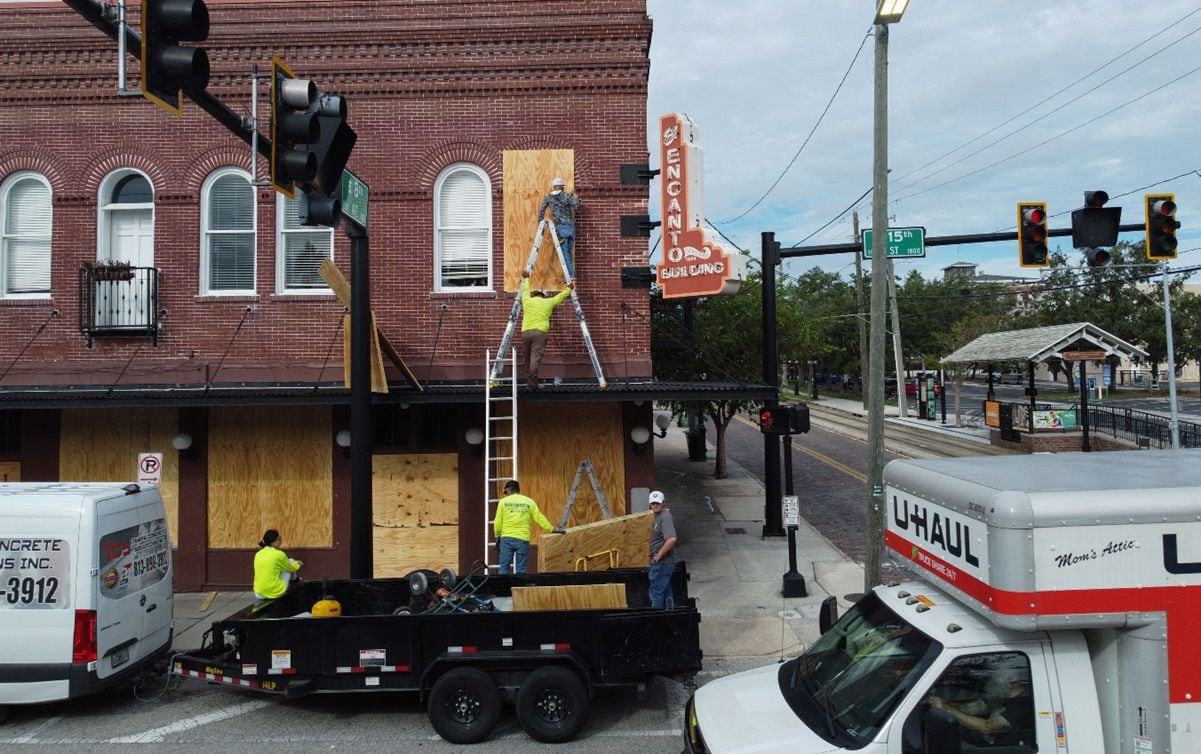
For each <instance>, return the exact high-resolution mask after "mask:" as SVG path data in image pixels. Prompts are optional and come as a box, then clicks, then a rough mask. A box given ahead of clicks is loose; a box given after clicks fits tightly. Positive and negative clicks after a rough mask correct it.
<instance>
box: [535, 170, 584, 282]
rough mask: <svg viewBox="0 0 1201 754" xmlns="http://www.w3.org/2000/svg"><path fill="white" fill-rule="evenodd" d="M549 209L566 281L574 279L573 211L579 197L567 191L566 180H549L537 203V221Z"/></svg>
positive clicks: (578, 208) (575, 208)
mask: <svg viewBox="0 0 1201 754" xmlns="http://www.w3.org/2000/svg"><path fill="white" fill-rule="evenodd" d="M548 208H549V209H550V219H551V221H552V222H554V224H555V230H557V231H558V235H559V248H560V249H562V250H563V263H564V264H566V265H567V282H569V283H570V282H571V281H573V280H575V258H574V256H573V255H572V249H573V248H574V247H575V213H576V212H579V210H580V198H579V197H578V196H576V195H575V194H572V193H569V192H568V191H567V181H565V180H563V179H562V178H556V179H554V180H553V181H551V182H550V193H549V194H547V195H546V196H544V197H543V198H542V204H540V205H538V221H539V222H541V221H542V218H544V217H546V210H547V209H548Z"/></svg>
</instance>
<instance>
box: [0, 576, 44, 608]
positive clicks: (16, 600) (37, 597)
mask: <svg viewBox="0 0 1201 754" xmlns="http://www.w3.org/2000/svg"><path fill="white" fill-rule="evenodd" d="M5 587H6V588H4V589H0V599H3V600H4V601H5V602H7V603H8V604H10V605H17V604H21V605H53V604H55V603H56V602H58V599H57V595H58V579H56V578H54V577H53V576H49V577H46V578H40V579H35V578H32V577H29V576H26V577H25V578H23V579H20V578H11V579H9V580H8V583H7V584H6V585H5Z"/></svg>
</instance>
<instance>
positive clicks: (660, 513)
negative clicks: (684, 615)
mask: <svg viewBox="0 0 1201 754" xmlns="http://www.w3.org/2000/svg"><path fill="white" fill-rule="evenodd" d="M663 501H664V496H663V493H662V492H660V491H659V490H655V491H654V492H652V493H651V496H650V506H651V511H652V512H653V513H654V514H655V522H654V523H653V524H652V525H651V552H650V560H651V562H650V572H649V575H650V582H651V592H650V596H651V607H675V604H676V603H675V599H674V598H673V597H672V591H671V574H672V573H673V572H674V571H675V570H676V523H675V520H674V519H672V517H671V511H670V510H668V509H667V507H666V506H665V505H663Z"/></svg>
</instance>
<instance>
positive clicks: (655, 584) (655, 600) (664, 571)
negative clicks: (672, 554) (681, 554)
mask: <svg viewBox="0 0 1201 754" xmlns="http://www.w3.org/2000/svg"><path fill="white" fill-rule="evenodd" d="M675 570H676V564H675V562H674V561H673V562H671V563H651V566H650V573H649V576H650V579H651V607H675V606H676V601H675V598H674V597H673V596H672V593H671V574H672V573H673V572H675Z"/></svg>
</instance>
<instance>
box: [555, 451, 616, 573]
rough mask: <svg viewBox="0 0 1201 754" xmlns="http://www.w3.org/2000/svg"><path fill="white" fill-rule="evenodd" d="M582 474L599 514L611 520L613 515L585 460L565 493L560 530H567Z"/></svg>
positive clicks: (588, 463) (594, 472) (590, 464)
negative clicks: (569, 490)
mask: <svg viewBox="0 0 1201 754" xmlns="http://www.w3.org/2000/svg"><path fill="white" fill-rule="evenodd" d="M584 472H588V480H589V481H590V482H592V492H593V493H594V494H595V495H596V503H597V505H599V506H600V509H601V513H603V514H604V515H605V518H613V514H612V513H611V512H610V511H609V501H608V500H607V499H605V491H604V490H602V489H601V485H600V480H598V479H597V478H596V468H595V467H593V465H592V461H589V460H587V459H585V460H583V461H580V465H579V466H578V467H577V468H576V470H575V480H574V481H572V483H571V492H569V493H567V505H566V506H565V507H564V508H563V518H561V519H559V528H560V529H566V528H567V517H568V516H570V515H571V506H573V505H575V493H576V492H577V491H578V490H579V489H580V478H581V477H582V476H584ZM589 557H591V556H589ZM614 568H616V566H614ZM576 570H579V569H576ZM585 570H587V569H585Z"/></svg>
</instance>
